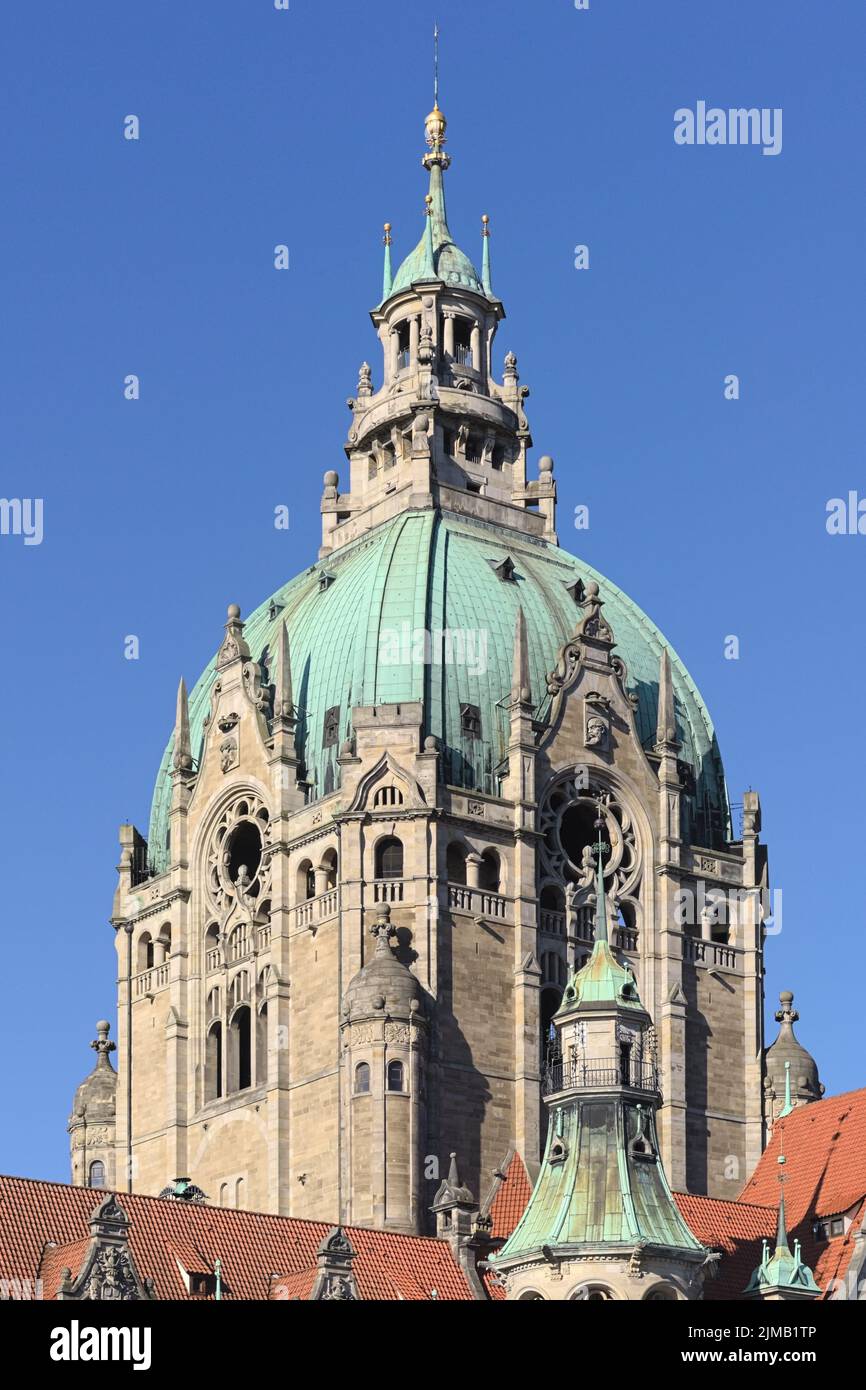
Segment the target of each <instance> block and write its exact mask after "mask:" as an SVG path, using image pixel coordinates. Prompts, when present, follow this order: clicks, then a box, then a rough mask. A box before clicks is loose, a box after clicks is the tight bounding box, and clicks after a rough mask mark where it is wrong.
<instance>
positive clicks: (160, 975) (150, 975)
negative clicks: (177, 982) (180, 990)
mask: <svg viewBox="0 0 866 1390" xmlns="http://www.w3.org/2000/svg"><path fill="white" fill-rule="evenodd" d="M168 979H169V965H168V961H165V962H164V964H163V965H154V966H152V967H151V969H150V970H142V971H141V973H140V974H139V975H133V977H132V993H133V997H134V998H135V999H142V998H144V996H145V995H146V994H156V993H157V992H158V991H159V990H161V989H167V988H168Z"/></svg>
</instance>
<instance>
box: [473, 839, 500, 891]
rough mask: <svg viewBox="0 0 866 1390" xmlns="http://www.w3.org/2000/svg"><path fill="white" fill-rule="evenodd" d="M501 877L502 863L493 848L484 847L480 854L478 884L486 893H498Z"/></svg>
mask: <svg viewBox="0 0 866 1390" xmlns="http://www.w3.org/2000/svg"><path fill="white" fill-rule="evenodd" d="M501 877H502V865H501V863H500V860H499V855H498V854H497V853H496V850H495V849H486V850H485V851H484V853H483V854H482V856H481V865H480V868H479V870H478V886H479V888H483V889H484V891H485V892H486V893H498V892H499V884H500V880H501Z"/></svg>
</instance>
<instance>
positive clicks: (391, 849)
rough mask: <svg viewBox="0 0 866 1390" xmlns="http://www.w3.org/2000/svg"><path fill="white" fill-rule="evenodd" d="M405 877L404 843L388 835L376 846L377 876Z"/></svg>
mask: <svg viewBox="0 0 866 1390" xmlns="http://www.w3.org/2000/svg"><path fill="white" fill-rule="evenodd" d="M402 877H403V844H402V842H401V841H400V840H398V839H397V838H396V836H394V835H388V836H386V837H385V839H384V840H380V841H379V843H378V845H377V846H376V878H402Z"/></svg>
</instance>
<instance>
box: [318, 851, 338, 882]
mask: <svg viewBox="0 0 866 1390" xmlns="http://www.w3.org/2000/svg"><path fill="white" fill-rule="evenodd" d="M321 867H322V871H323V873H324V875H325V886H326V888H336V886H337V851H336V850H335V849H328V850H325V853H324V854H323V855H322V864H321Z"/></svg>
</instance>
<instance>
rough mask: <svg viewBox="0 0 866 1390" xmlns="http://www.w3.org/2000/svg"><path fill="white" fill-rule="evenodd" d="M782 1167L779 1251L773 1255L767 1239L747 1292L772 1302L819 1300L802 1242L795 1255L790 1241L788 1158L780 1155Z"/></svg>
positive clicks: (778, 1233) (795, 1250)
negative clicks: (786, 1203)
mask: <svg viewBox="0 0 866 1390" xmlns="http://www.w3.org/2000/svg"><path fill="white" fill-rule="evenodd" d="M777 1161H778V1164H779V1214H778V1217H777V1218H776V1248H775V1250H774V1252H773V1254H772V1256H771V1255H770V1252H769V1248H768V1243H767V1241H766V1240H765V1241H764V1244H763V1249H762V1253H761V1263H760V1264H759V1265H758V1268H757V1269H756V1270H755V1271H754V1273H753V1275H752V1277H751V1279H750V1280H749V1283H748V1286H747V1287H746V1289H745V1293H746V1294H747V1295H750V1296H751V1297H757V1298H771V1299H796V1298H817V1297H818V1295H819V1294H820V1292H821V1290H820V1289H819V1288H818V1285H817V1284H816V1283H815V1279H814V1276H813V1274H812V1271H811V1269H810V1268H809V1266H808V1265H807V1264H804V1263H803V1255H802V1250H801V1248H800V1242H799V1240H795V1241H794V1253H793V1255H792V1254H791V1247H790V1243H789V1239H788V1222H787V1217H786V1215H785V1174H784V1171H783V1169H784V1166H785V1163H786V1161H787V1160H786V1158H785V1155H784V1154H783V1153H782V1152H781V1145H780V1152H779V1157H778V1160H777Z"/></svg>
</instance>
